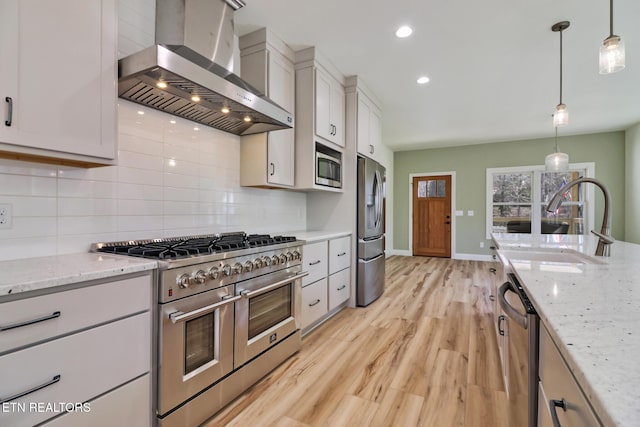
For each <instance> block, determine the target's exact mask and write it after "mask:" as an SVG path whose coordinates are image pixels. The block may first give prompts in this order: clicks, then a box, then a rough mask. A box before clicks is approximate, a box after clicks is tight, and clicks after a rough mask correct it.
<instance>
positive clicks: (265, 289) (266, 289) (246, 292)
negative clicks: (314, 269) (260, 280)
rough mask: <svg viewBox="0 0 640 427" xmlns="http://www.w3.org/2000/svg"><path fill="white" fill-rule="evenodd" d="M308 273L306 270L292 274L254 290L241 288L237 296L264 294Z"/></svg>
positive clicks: (247, 296) (246, 296)
mask: <svg viewBox="0 0 640 427" xmlns="http://www.w3.org/2000/svg"><path fill="white" fill-rule="evenodd" d="M308 275H309V273H308V272H307V271H304V272H302V273H299V274H294V275H293V276H290V277H287V278H286V279H284V280H280V281H279V282H276V283H272V284H270V285H268V286H265V287H263V288H260V289H256V290H255V291H249V290H247V289H244V290H241V291H239V292H238V294H239V295H238V298H241V297H244V298H251V297H254V296H256V295H260V294H264V293H265V292H269V291H271V290H273V289H276V288H279V287H280V286H282V285H286V284H287V283H289V282H293V281H294V280H298V279H302V278H303V277H304V276H308Z"/></svg>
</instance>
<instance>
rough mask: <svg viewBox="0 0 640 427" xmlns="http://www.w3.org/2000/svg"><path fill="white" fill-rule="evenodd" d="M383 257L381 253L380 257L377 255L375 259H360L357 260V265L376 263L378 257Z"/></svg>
mask: <svg viewBox="0 0 640 427" xmlns="http://www.w3.org/2000/svg"><path fill="white" fill-rule="evenodd" d="M383 256H384V252H383V253H381V254H380V255H377V256H375V257H373V258H370V259H362V258H359V259H358V263H359V264H369V263H371V262H374V261H377V260H378V259H380V257H383Z"/></svg>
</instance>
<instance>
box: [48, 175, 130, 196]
mask: <svg viewBox="0 0 640 427" xmlns="http://www.w3.org/2000/svg"><path fill="white" fill-rule="evenodd" d="M117 191H118V184H117V183H116V182H108V181H90V180H80V179H66V178H65V179H58V197H81V198H96V199H115V198H116V197H117V194H118V193H117Z"/></svg>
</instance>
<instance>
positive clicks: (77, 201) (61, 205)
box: [54, 197, 118, 217]
mask: <svg viewBox="0 0 640 427" xmlns="http://www.w3.org/2000/svg"><path fill="white" fill-rule="evenodd" d="M54 200H55V199H54ZM57 208H58V211H57V213H58V216H60V217H64V216H70V217H77V216H87V215H116V214H117V213H118V201H117V200H116V199H84V198H82V199H81V198H72V197H60V198H58V203H57ZM54 215H55V214H54Z"/></svg>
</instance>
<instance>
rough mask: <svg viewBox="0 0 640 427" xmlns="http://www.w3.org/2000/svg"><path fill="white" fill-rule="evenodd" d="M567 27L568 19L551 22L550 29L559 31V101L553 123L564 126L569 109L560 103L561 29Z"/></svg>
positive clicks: (567, 118)
mask: <svg viewBox="0 0 640 427" xmlns="http://www.w3.org/2000/svg"><path fill="white" fill-rule="evenodd" d="M567 28H569V21H561V22H558V23H556V24H553V26H552V27H551V30H552V31H554V32H560V103H559V104H558V105H557V106H556V112H555V113H554V114H553V125H554V126H555V127H558V126H566V125H567V124H568V123H569V111H568V110H567V106H566V105H565V104H563V103H562V31H564V30H566V29H567Z"/></svg>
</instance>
